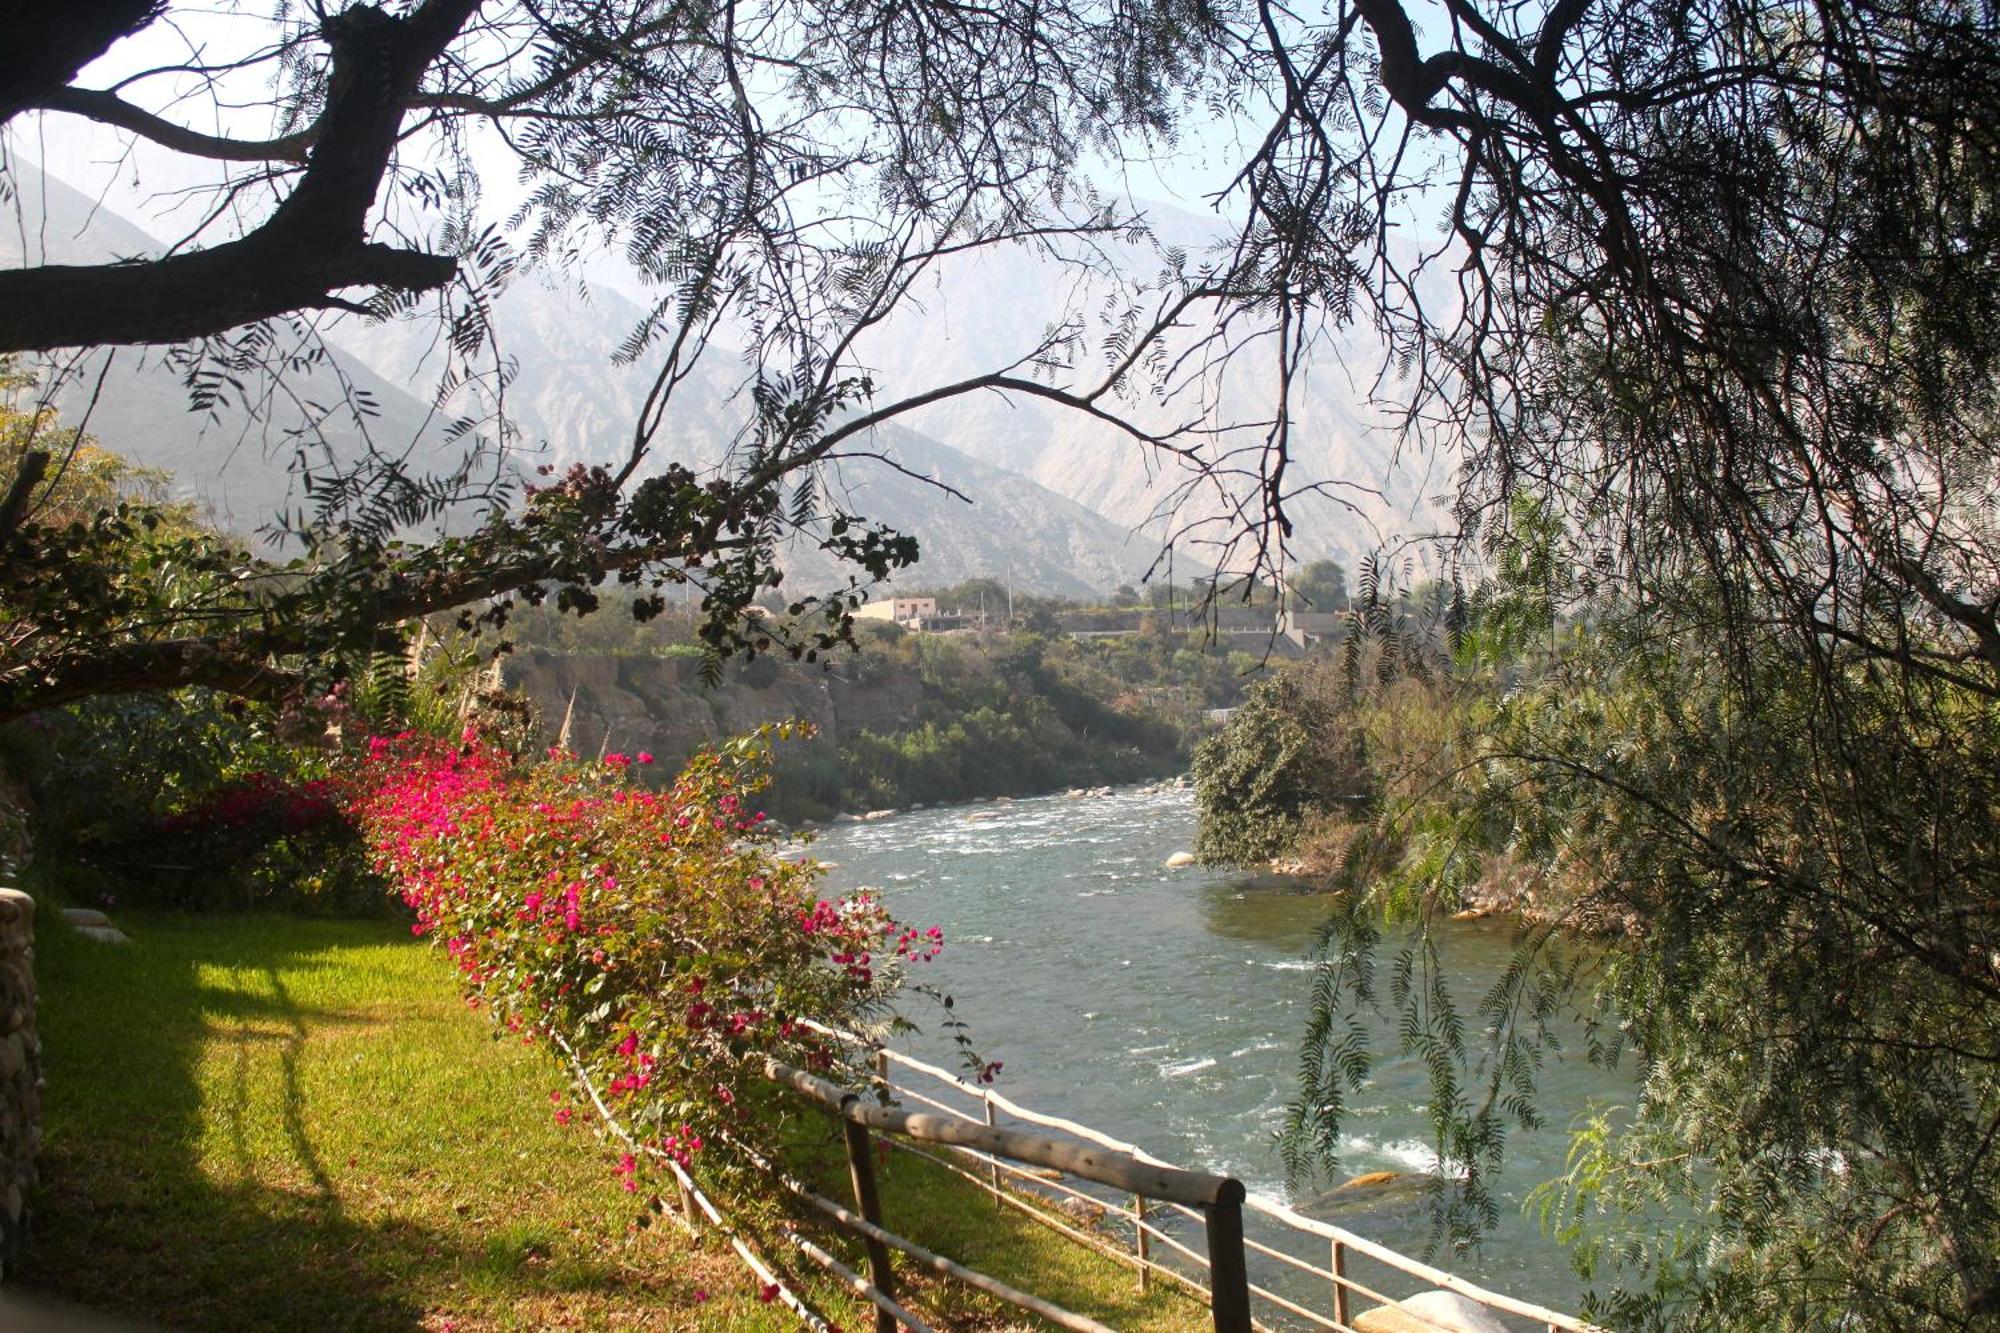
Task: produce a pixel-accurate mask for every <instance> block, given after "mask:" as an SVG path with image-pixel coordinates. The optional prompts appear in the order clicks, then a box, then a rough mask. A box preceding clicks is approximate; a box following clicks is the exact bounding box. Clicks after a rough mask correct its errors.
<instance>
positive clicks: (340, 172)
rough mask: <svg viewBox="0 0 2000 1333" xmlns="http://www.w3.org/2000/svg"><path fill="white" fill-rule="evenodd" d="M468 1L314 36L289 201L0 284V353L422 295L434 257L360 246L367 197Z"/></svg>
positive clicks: (148, 337)
mask: <svg viewBox="0 0 2000 1333" xmlns="http://www.w3.org/2000/svg"><path fill="white" fill-rule="evenodd" d="M479 4H480V0H427V3H425V4H424V5H422V6H421V7H419V8H418V9H416V10H415V11H414V12H412V13H411V14H409V15H408V16H407V17H404V18H396V17H392V16H391V15H389V14H387V13H385V12H384V11H382V10H381V9H378V8H376V7H374V6H372V5H359V6H356V7H354V8H352V9H348V10H344V11H342V12H341V13H338V14H336V15H334V16H333V17H331V18H329V19H327V20H326V22H325V23H324V24H323V25H322V27H321V33H322V35H323V36H324V37H325V39H326V42H327V45H328V47H329V48H330V49H331V50H332V53H333V69H332V73H331V75H330V76H329V79H328V85H327V98H326V110H325V111H324V112H323V113H322V114H321V116H320V119H319V122H318V126H317V130H318V133H317V136H316V138H315V140H314V142H313V144H312V148H311V156H310V158H309V160H308V162H307V166H306V169H305V171H304V172H303V173H302V174H301V175H300V177H299V180H298V183H297V185H296V186H295V187H294V188H293V189H292V192H291V193H290V194H289V195H287V196H286V197H285V199H284V201H283V202H282V203H280V204H279V205H278V207H277V209H276V211H275V212H273V213H272V214H271V216H270V218H269V219H267V220H266V221H265V222H264V223H263V225H261V226H259V227H258V228H257V229H256V230H254V231H252V232H251V233H250V234H249V235H247V236H244V237H243V238H242V239H240V240H236V241H231V242H228V243H226V244H223V245H218V246H215V247H214V248H212V249H209V250H202V251H196V252H193V253H190V254H185V255H175V256H172V257H170V258H167V259H159V260H153V261H149V262H142V263H136V264H101V265H93V266H87V267H69V266H57V265H45V266H42V267H40V268H31V269H22V270H16V271H13V272H8V273H0V352H9V351H45V350H48V349H50V348H56V347H75V346H99V345H105V344H117V343H157V342H177V341H182V340H185V339H189V338H199V337H205V336H208V335H211V334H216V333H221V332H223V331H225V330H227V329H231V328H236V327H238V326H241V325H243V324H249V323H254V322H255V321H257V320H260V319H268V318H273V317H275V316H278V315H284V314H289V313H291V312H293V311H295V310H301V309H308V308H313V307H320V306H326V305H329V304H333V303H335V300H334V293H335V292H337V291H338V290H340V289H341V288H344V287H355V286H376V287H388V288H394V289H397V290H402V291H428V290H431V289H434V288H437V287H441V286H443V285H445V284H446V283H448V282H450V281H451V278H452V275H453V274H454V273H455V272H456V271H457V265H456V262H455V261H454V260H452V259H451V258H449V257H447V256H442V255H430V254H424V253H422V252H420V251H413V250H399V249H396V248H395V247H393V246H387V245H379V244H371V243H369V241H368V240H367V230H368V216H369V213H370V211H371V210H372V209H373V207H374V203H375V192H376V191H377V190H378V189H379V188H380V187H381V184H382V177H383V175H384V174H385V173H386V172H387V171H388V166H389V156H390V154H391V153H392V152H394V151H395V147H396V139H397V135H398V133H399V131H400V130H401V127H402V123H403V116H404V113H405V112H406V111H407V110H408V108H409V105H410V102H411V100H412V99H413V98H414V97H415V96H416V92H417V87H418V84H419V82H420V81H421V80H422V78H423V74H424V71H425V70H426V69H427V68H429V66H430V64H431V62H432V61H433V60H435V59H437V57H438V56H439V55H440V54H441V53H442V52H443V51H444V49H445V47H446V46H447V45H448V44H449V43H450V42H451V40H452V38H453V37H454V36H456V35H457V33H458V31H459V30H460V28H462V27H463V26H464V24H465V23H466V21H467V20H468V19H469V18H470V17H471V16H472V15H473V13H474V12H475V11H477V10H478V8H479Z"/></svg>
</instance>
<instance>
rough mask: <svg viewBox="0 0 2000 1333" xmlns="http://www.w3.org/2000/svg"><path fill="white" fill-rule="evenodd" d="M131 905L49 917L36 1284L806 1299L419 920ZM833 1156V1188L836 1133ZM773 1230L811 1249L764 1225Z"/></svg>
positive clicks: (620, 1312)
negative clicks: (748, 1261) (560, 1120)
mask: <svg viewBox="0 0 2000 1333" xmlns="http://www.w3.org/2000/svg"><path fill="white" fill-rule="evenodd" d="M119 923H120V925H121V926H122V927H123V928H124V929H125V930H126V931H127V932H128V933H130V934H131V935H132V937H133V942H132V943H131V944H130V945H128V946H122V947H116V946H105V945H99V944H95V943H93V942H90V941H86V940H82V939H80V938H78V937H76V936H74V935H73V934H71V933H70V932H69V931H68V930H67V929H65V928H63V927H61V926H60V925H59V924H56V923H54V922H45V924H44V927H43V929H42V931H41V933H40V938H39V942H38V951H37V954H38V956H37V963H38V970H39V974H40V977H41V982H42V996H43V998H42V1004H43V1009H42V1033H43V1040H44V1046H45V1055H44V1059H45V1071H46V1076H47V1084H48V1086H47V1091H46V1097H47V1106H46V1139H45V1146H44V1152H43V1157H42V1174H43V1182H44V1183H43V1186H42V1188H41V1191H40V1196H39V1199H38V1203H37V1224H36V1231H35V1239H34V1245H33V1249H32V1252H31V1254H30V1257H29V1263H30V1266H29V1268H28V1270H27V1272H26V1273H25V1275H24V1276H25V1284H26V1285H27V1286H28V1287H29V1288H30V1289H33V1290H39V1291H42V1292H45V1293H49V1294H53V1295H58V1296H62V1297H66V1298H68V1299H72V1300H76V1301H79V1302H83V1303H87V1304H90V1305H93V1306H96V1307H99V1308H104V1309H109V1310H116V1311H122V1312H127V1313H130V1314H134V1315H139V1316H143V1317H146V1318H149V1319H152V1320H156V1321H158V1322H160V1323H162V1324H165V1325H168V1326H171V1327H192V1328H215V1329H267V1328H279V1327H283V1328H312V1329H343V1328H345V1329H392V1328H428V1329H435V1330H442V1329H445V1328H447V1327H450V1328H454V1329H457V1330H473V1329H487V1328H495V1329H501V1328H544V1327H563V1328H649V1329H652V1328H658V1329H683V1328H685V1329H711V1328H732V1329H734V1328H741V1329H752V1330H755V1329H765V1328H769V1329H789V1328H794V1327H797V1324H796V1322H795V1320H794V1319H793V1318H792V1316H790V1315H789V1314H787V1313H785V1312H784V1311H782V1310H781V1309H779V1308H776V1307H773V1306H770V1305H767V1304H764V1303H763V1302H762V1301H760V1299H759V1292H758V1289H757V1284H756V1283H755V1282H754V1281H753V1280H752V1279H751V1278H750V1277H749V1275H748V1274H747V1273H745V1272H744V1270H743V1269H742V1268H741V1267H740V1266H739V1265H738V1263H737V1260H736V1259H735V1257H734V1255H733V1254H731V1253H730V1252H729V1250H728V1248H727V1246H726V1244H725V1243H724V1242H723V1241H722V1240H721V1239H720V1238H719V1237H716V1236H713V1235H710V1236H707V1237H704V1238H703V1239H701V1240H691V1239H690V1238H688V1237H687V1236H685V1235H684V1234H683V1233H682V1232H681V1231H680V1230H679V1229H678V1228H676V1227H674V1226H671V1225H667V1224H663V1223H657V1224H654V1225H651V1226H648V1227H644V1228H641V1227H639V1226H637V1225H635V1223H636V1222H637V1221H638V1219H639V1217H640V1216H641V1214H642V1211H643V1204H642V1203H641V1202H640V1201H638V1200H635V1198H634V1196H633V1195H631V1194H627V1193H625V1192H624V1191H623V1190H622V1189H621V1188H620V1187H619V1183H618V1181H617V1179H616V1177H615V1176H614V1174H613V1172H612V1169H611V1168H612V1164H613V1160H614V1159H613V1158H612V1157H611V1156H610V1155H609V1154H608V1153H607V1152H606V1151H605V1150H604V1148H603V1147H602V1145H601V1144H599V1143H598V1142H597V1141H596V1140H595V1139H594V1138H593V1136H592V1135H591V1134H590V1133H589V1132H588V1131H587V1130H585V1129H583V1128H581V1126H582V1124H583V1123H584V1122H583V1121H582V1119H581V1117H579V1118H578V1120H577V1122H576V1124H575V1125H572V1126H571V1127H570V1128H567V1129H565V1128H561V1127H559V1126H557V1125H556V1123H555V1122H554V1119H553V1117H552V1115H551V1110H550V1102H549V1094H550V1092H551V1091H552V1090H554V1089H555V1088H556V1087H557V1086H558V1085H559V1079H558V1077H557V1075H556V1072H555V1070H554V1068H553V1066H552V1065H550V1063H549V1062H548V1057H547V1053H546V1052H545V1051H543V1050H540V1049H535V1048H530V1047H526V1046H524V1045H522V1044H521V1043H520V1042H519V1041H518V1040H515V1039H496V1037H495V1035H494V1029H493V1027H492V1025H491V1024H490V1023H489V1022H488V1021H487V1019H486V1017H485V1016H484V1015H482V1014H478V1013H474V1012H471V1011H469V1010H468V1009H467V1008H466V1007H465V1005H464V1003H463V1002H462V1001H461V1000H460V999H459V998H458V993H457V989H456V986H455V982H454V978H453V977H452V975H451V973H450V971H449V969H448V968H447V967H446V966H445V964H444V963H443V962H442V960H440V959H439V958H438V957H436V956H435V955H434V954H433V953H431V952H430V951H429V950H427V949H426V948H424V947H423V946H422V945H421V944H418V943H415V942H413V941H411V940H410V939H409V937H408V935H407V933H405V930H406V928H403V927H399V926H396V925H394V924H383V923H374V922H348V921H328V920H300V919H294V918H289V917H280V916H224V917H215V916H204V917H191V916H179V915H170V914H153V913H138V912H121V913H119ZM807 1123H810V1122H807ZM821 1174H822V1176H823V1178H824V1180H825V1183H826V1185H827V1188H828V1191H829V1192H830V1193H832V1194H834V1195H835V1197H844V1196H843V1195H842V1190H843V1188H844V1181H845V1166H844V1164H843V1162H842V1161H841V1160H840V1159H839V1157H838V1150H837V1148H829V1149H828V1150H827V1152H826V1153H825V1154H824V1163H823V1170H822V1172H821ZM724 1202H725V1206H728V1202H727V1201H726V1200H725V1201H724ZM884 1202H885V1207H886V1209H887V1214H888V1220H889V1223H890V1225H891V1226H892V1227H893V1228H894V1229H896V1230H898V1231H901V1232H903V1233H904V1234H907V1235H910V1236H912V1237H913V1238H915V1239H917V1240H919V1241H920V1242H921V1243H924V1244H927V1245H929V1246H931V1247H932V1248H934V1249H937V1250H939V1251H941V1252H944V1253H948V1254H952V1255H953V1256H954V1257H957V1258H960V1259H962V1260H963V1261H965V1262H968V1263H972V1264H974V1265H975V1266H977V1267H981V1268H983V1269H986V1270H987V1271H990V1272H992V1273H994V1274H995V1275H996V1276H999V1277H1001V1278H1003V1279H1005V1280H1009V1281H1013V1282H1015V1283H1017V1284H1020V1285H1022V1286H1026V1287H1029V1288H1030V1289H1032V1290H1035V1291H1037V1292H1039V1293H1041V1294H1043V1295H1046V1296H1048V1297H1050V1298H1052V1299H1055V1300H1058V1301H1060V1302H1063V1303H1068V1304H1071V1305H1073V1306H1074V1308H1078V1309H1080V1310H1084V1311H1086V1312H1089V1313H1091V1314H1093V1315H1095V1316H1097V1317H1098V1318H1101V1319H1104V1320H1106V1321H1107V1322H1110V1323H1113V1324H1115V1325H1117V1326H1120V1327H1135V1328H1158V1329H1170V1328H1179V1327H1186V1326H1188V1321H1189V1319H1190V1318H1196V1319H1197V1320H1198V1318H1199V1312H1197V1311H1195V1310H1194V1308H1193V1307H1192V1306H1190V1305H1188V1304H1186V1303H1185V1302H1183V1301H1179V1300H1177V1299H1175V1298H1173V1297H1171V1296H1168V1297H1162V1296H1161V1295H1160V1294H1158V1293H1156V1294H1155V1295H1154V1296H1153V1297H1152V1298H1151V1299H1150V1300H1148V1301H1145V1302H1143V1303H1142V1302H1141V1301H1140V1299H1139V1297H1138V1294H1137V1290H1136V1284H1135V1283H1134V1281H1133V1279H1132V1277H1131V1274H1130V1273H1129V1271H1124V1270H1121V1269H1119V1268H1118V1267H1117V1266H1116V1265H1113V1264H1111V1263H1109V1262H1108V1261H1106V1260H1103V1259H1101V1258H1097V1257H1095V1256H1091V1255H1088V1254H1086V1253H1084V1252H1082V1251H1079V1250H1077V1249H1076V1248H1075V1247H1073V1246H1071V1245H1070V1244H1069V1243H1068V1242H1065V1241H1063V1240H1061V1239H1060V1238H1058V1237H1055V1236H1052V1235H1050V1234H1048V1233H1046V1232H1043V1231H1041V1230H1039V1229H1037V1228H1035V1227H1033V1226H1032V1224H1028V1223H1026V1222H1024V1221H1022V1220H1020V1219H1018V1218H1017V1217H1015V1216H1014V1215H1013V1214H1012V1213H1011V1212H1010V1213H1007V1214H1004V1215H1003V1214H999V1213H997V1212H996V1210H995V1207H994V1205H993V1203H992V1202H991V1201H990V1200H988V1199H986V1198H984V1197H983V1196H980V1195H978V1194H977V1193H976V1192H975V1191H973V1190H972V1189H970V1188H969V1187H968V1186H965V1185H964V1184H962V1183H961V1182H959V1181H957V1180H955V1179H953V1178H951V1177H949V1176H946V1175H945V1174H944V1173H942V1172H940V1171H937V1170H936V1169H935V1168H931V1167H928V1166H927V1165H925V1164H923V1163H920V1162H914V1161H909V1160H907V1159H904V1158H901V1157H898V1158H897V1159H896V1160H895V1161H893V1162H892V1163H891V1164H890V1165H889V1166H888V1167H887V1168H886V1170H885V1172H884ZM816 1234H817V1235H818V1236H819V1239H820V1240H821V1243H823V1244H826V1245H827V1246H828V1247H829V1248H833V1249H835V1250H836V1251H837V1252H841V1253H843V1254H845V1255H846V1256H847V1257H848V1258H849V1259H850V1260H851V1261H852V1262H854V1263H856V1264H857V1266H858V1265H860V1264H861V1262H862V1260H861V1255H860V1249H859V1247H858V1246H856V1245H852V1244H849V1243H846V1242H845V1240H844V1238H841V1237H837V1236H830V1235H827V1234H825V1233H824V1232H823V1231H820V1232H817V1233H816ZM759 1247H760V1249H762V1250H763V1251H764V1252H765V1253H766V1254H767V1255H770V1256H772V1257H774V1258H777V1259H779V1260H780V1261H781V1262H785V1263H786V1264H787V1265H788V1266H789V1267H791V1268H792V1270H793V1271H794V1272H795V1273H796V1272H798V1266H797V1265H792V1264H791V1263H790V1258H789V1254H788V1251H786V1250H785V1249H784V1247H783V1246H782V1245H780V1244H778V1243H777V1242H776V1241H775V1240H771V1239H766V1240H765V1241H763V1242H760V1246H759ZM806 1281H807V1289H808V1291H809V1294H810V1298H811V1299H812V1300H813V1301H814V1302H815V1303H816V1304H818V1305H819V1306H820V1307H821V1308H822V1309H824V1310H825V1311H826V1312H827V1313H828V1314H829V1315H830V1316H831V1317H833V1318H834V1319H835V1320H836V1321H837V1322H839V1323H840V1324H841V1325H842V1326H843V1327H846V1328H850V1329H851V1328H858V1327H865V1326H866V1315H865V1312H864V1311H863V1309H862V1307H861V1306H860V1304H859V1302H858V1301H856V1300H855V1299H854V1298H852V1297H850V1296H848V1295H846V1294H844V1293H842V1292H840V1291H839V1290H837V1289H836V1288H835V1287H834V1286H833V1285H832V1284H830V1283H828V1282H826V1281H824V1280H821V1279H820V1278H818V1277H817V1275H816V1274H814V1273H812V1271H811V1270H807V1275H806ZM917 1286H918V1288H919V1291H920V1293H921V1295H920V1298H919V1299H921V1300H922V1301H923V1302H924V1303H925V1304H926V1306H927V1308H930V1309H931V1310H933V1311H934V1312H935V1314H936V1315H937V1316H938V1318H939V1320H940V1324H941V1326H950V1327H968V1328H989V1329H990V1328H1005V1327H1012V1326H1018V1325H1019V1323H1020V1321H1019V1320H1017V1319H1016V1317H1015V1316H1014V1315H1013V1314H1012V1313H1011V1312H1010V1311H1009V1310H1008V1309H1007V1308H1006V1307H1004V1306H1001V1305H999V1304H998V1303H997V1302H994V1301H992V1300H991V1299H990V1298H986V1297H982V1296H974V1295H972V1294H969V1293H967V1292H965V1291H964V1290H963V1289H960V1288H958V1287H957V1286H956V1284H943V1283H929V1282H924V1283H919V1284H917Z"/></svg>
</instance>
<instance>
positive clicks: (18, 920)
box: [0, 888, 42, 1280]
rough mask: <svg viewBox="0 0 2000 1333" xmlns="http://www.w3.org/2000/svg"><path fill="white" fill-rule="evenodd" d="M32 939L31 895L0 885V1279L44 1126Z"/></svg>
mask: <svg viewBox="0 0 2000 1333" xmlns="http://www.w3.org/2000/svg"><path fill="white" fill-rule="evenodd" d="M34 939H35V900H34V899H32V898H30V897H29V896H28V895H27V894H25V893H22V892H21V891H20V890H18V889H8V888H0V1280H4V1279H6V1278H8V1277H11V1276H12V1275H13V1272H14V1268H15V1265H16V1264H18V1263H19V1262H20V1258H21V1250H22V1247H23V1246H24V1245H25V1244H26V1242H27V1230H28V1201H27V1196H28V1187H29V1186H30V1185H32V1184H34V1181H35V1149H36V1148H37V1147H38V1146H39V1145H40V1140H41V1132H42V1131H41V1119H42V1056H41V1045H40V1043H39V1042H38V1041H37V1039H36V1037H35V971H34V956H35V950H34Z"/></svg>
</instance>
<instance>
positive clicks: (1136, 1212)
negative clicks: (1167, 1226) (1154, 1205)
mask: <svg viewBox="0 0 2000 1333" xmlns="http://www.w3.org/2000/svg"><path fill="white" fill-rule="evenodd" d="M1132 1216H1133V1224H1132V1225H1133V1227H1134V1229H1135V1230H1136V1231H1137V1233H1138V1237H1139V1294H1140V1295H1141V1296H1143V1295H1145V1294H1146V1288H1147V1287H1148V1286H1149V1285H1151V1281H1152V1276H1153V1274H1152V1272H1151V1270H1150V1269H1149V1268H1148V1267H1147V1263H1148V1260H1147V1258H1146V1196H1145V1195H1143V1194H1134V1195H1133V1196H1132Z"/></svg>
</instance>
